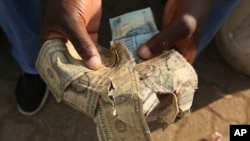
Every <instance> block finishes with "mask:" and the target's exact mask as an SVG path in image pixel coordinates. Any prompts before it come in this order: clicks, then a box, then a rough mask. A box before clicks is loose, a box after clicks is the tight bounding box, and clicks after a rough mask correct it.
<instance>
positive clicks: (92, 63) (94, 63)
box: [86, 56, 101, 70]
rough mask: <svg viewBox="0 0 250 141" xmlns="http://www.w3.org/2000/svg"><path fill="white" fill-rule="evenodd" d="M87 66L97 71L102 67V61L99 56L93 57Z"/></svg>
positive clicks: (87, 62)
mask: <svg viewBox="0 0 250 141" xmlns="http://www.w3.org/2000/svg"><path fill="white" fill-rule="evenodd" d="M86 64H87V66H88V67H89V68H90V69H93V70H97V69H99V68H100V67H101V59H100V58H99V57H97V56H93V57H91V58H89V60H87V61H86Z"/></svg>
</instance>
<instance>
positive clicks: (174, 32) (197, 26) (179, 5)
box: [138, 0, 213, 63]
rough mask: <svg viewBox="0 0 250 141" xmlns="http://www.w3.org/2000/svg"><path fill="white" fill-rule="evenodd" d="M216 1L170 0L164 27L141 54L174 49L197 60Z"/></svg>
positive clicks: (145, 46) (142, 48) (149, 54)
mask: <svg viewBox="0 0 250 141" xmlns="http://www.w3.org/2000/svg"><path fill="white" fill-rule="evenodd" d="M212 4H213V0H168V1H167V3H166V5H165V10H164V17H163V29H162V30H161V31H160V32H159V33H158V34H156V35H155V36H154V37H153V38H151V39H150V40H149V41H148V42H147V43H146V44H145V45H144V46H142V47H140V48H139V50H138V54H139V56H140V57H141V58H142V59H150V58H152V57H154V56H157V55H159V54H161V53H162V52H163V51H165V50H168V49H171V48H174V49H176V50H178V51H179V52H180V53H181V54H182V55H183V56H184V57H185V58H186V59H187V61H188V62H190V63H193V61H194V59H195V56H196V50H197V46H198V44H199V42H200V40H201V36H202V32H203V29H204V26H205V24H206V20H207V18H208V14H209V12H210V9H211V6H212Z"/></svg>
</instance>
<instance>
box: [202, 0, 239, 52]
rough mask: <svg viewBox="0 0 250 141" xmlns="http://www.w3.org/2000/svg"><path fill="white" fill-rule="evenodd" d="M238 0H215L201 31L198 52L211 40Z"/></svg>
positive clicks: (237, 3)
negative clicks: (203, 29)
mask: <svg viewBox="0 0 250 141" xmlns="http://www.w3.org/2000/svg"><path fill="white" fill-rule="evenodd" d="M239 3H240V0H215V1H214V4H213V6H212V9H211V12H210V14H209V16H208V21H207V23H206V26H205V31H204V32H203V35H202V39H201V41H200V44H199V47H198V53H197V55H199V54H200V52H201V51H202V50H203V49H204V48H205V47H206V46H207V44H208V43H209V42H210V41H211V40H212V38H213V37H214V36H215V34H216V33H217V31H218V30H219V29H220V27H221V26H222V24H223V23H224V21H225V20H226V19H227V18H228V16H229V15H230V14H231V13H232V11H233V10H234V9H235V8H236V7H237V5H239Z"/></svg>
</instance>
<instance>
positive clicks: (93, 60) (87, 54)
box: [65, 24, 101, 70]
mask: <svg viewBox="0 0 250 141" xmlns="http://www.w3.org/2000/svg"><path fill="white" fill-rule="evenodd" d="M65 32H66V34H67V36H68V39H69V40H70V41H71V42H72V44H73V45H74V47H75V49H76V51H77V52H78V54H79V55H80V56H81V57H82V59H83V60H84V61H85V63H86V65H87V66H88V67H89V68H90V69H94V70H96V69H99V68H100V67H101V59H100V55H99V53H98V51H97V49H96V46H95V44H94V42H93V41H92V40H91V38H90V36H89V34H88V32H87V30H86V28H83V27H80V25H79V24H76V25H70V26H69V27H68V28H66V29H65Z"/></svg>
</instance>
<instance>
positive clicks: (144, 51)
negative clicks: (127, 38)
mask: <svg viewBox="0 0 250 141" xmlns="http://www.w3.org/2000/svg"><path fill="white" fill-rule="evenodd" d="M138 54H139V56H140V57H141V58H142V59H149V58H151V57H152V54H151V51H150V49H149V48H148V46H146V45H143V46H141V47H140V48H139V52H138Z"/></svg>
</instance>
